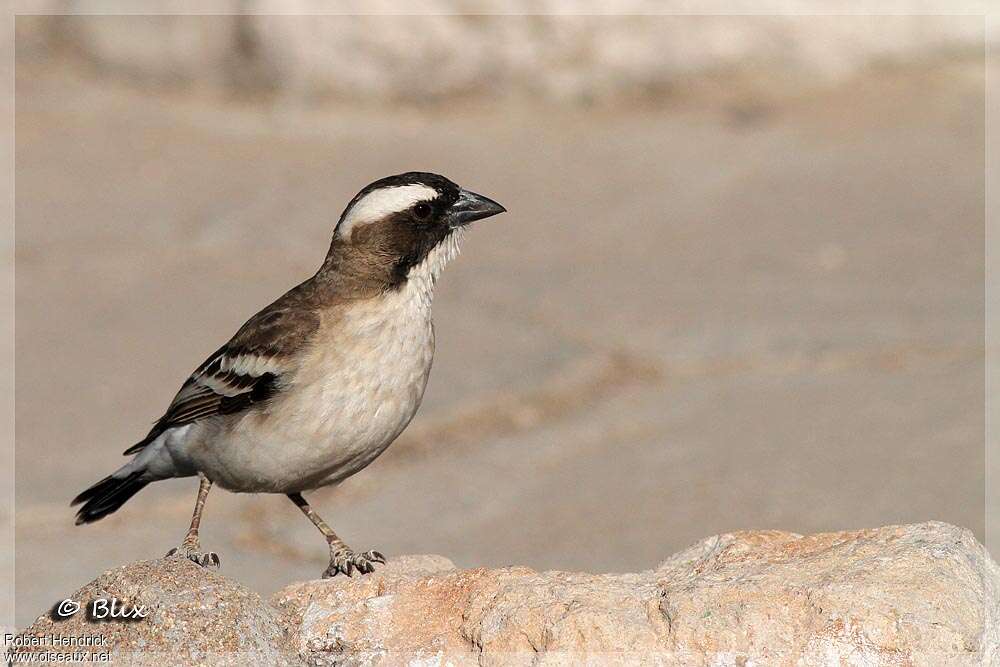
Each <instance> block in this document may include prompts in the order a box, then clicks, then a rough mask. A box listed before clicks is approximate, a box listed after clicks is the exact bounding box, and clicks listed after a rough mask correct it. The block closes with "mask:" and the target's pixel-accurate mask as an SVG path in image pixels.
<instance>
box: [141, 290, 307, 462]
mask: <svg viewBox="0 0 1000 667" xmlns="http://www.w3.org/2000/svg"><path fill="white" fill-rule="evenodd" d="M290 294H291V293H289V294H286V295H285V296H284V297H282V298H281V299H279V300H278V301H275V302H274V303H273V304H271V305H270V306H268V307H267V308H265V309H264V310H262V311H260V312H259V313H257V314H256V315H254V316H253V317H251V318H250V319H249V320H248V321H247V322H246V324H244V325H243V326H242V327H240V330H239V331H237V332H236V335H235V336H233V337H232V339H231V340H230V341H229V342H228V343H226V344H225V345H223V346H222V347H221V348H219V349H218V350H217V351H216V352H215V353H214V354H212V355H211V356H210V357H209V358H208V359H206V360H205V361H204V363H202V364H201V365H200V366H199V367H198V368H197V369H196V370H195V372H194V373H192V374H191V376H190V377H189V378H188V379H187V381H186V382H185V383H184V385H183V386H182V387H181V389H180V391H179V392H177V395H176V396H175V397H174V400H173V401H171V402H170V407H168V408H167V411H166V412H165V413H164V414H163V416H162V417H160V418H159V419H158V420H157V421H156V424H155V425H154V426H153V428H152V429H151V430H150V432H149V434H148V435H146V437H145V438H143V439H142V440H141V441H140V442H137V443H136V444H134V445H132V446H131V447H129V448H128V449H126V450H125V452H124V453H125V454H126V455H128V454H135V453H136V452H138V451H140V450H142V448H143V447H145V446H146V445H148V444H149V443H150V442H152V441H153V440H155V439H156V438H158V437H159V436H160V435H162V434H163V433H164V432H165V431H167V430H169V429H171V428H175V427H178V426H183V425H185V424H190V423H193V422H196V421H198V420H200V419H206V418H209V417H213V416H216V415H225V414H234V413H237V412H242V411H244V410H248V409H250V408H251V407H252V406H254V405H255V404H259V403H262V402H264V401H266V400H267V399H269V398H271V397H272V396H274V395H275V394H276V393H277V392H279V391H281V378H282V375H283V374H286V373H287V372H288V371H289V370H291V368H292V366H293V363H294V359H295V353H296V352H297V351H299V350H301V349H302V347H304V346H305V345H307V344H308V343H309V340H310V339H311V338H312V335H313V333H315V331H316V329H317V328H318V327H319V316H318V315H317V314H316V313H315V312H314V311H312V310H311V309H308V308H303V307H301V306H299V307H296V305H297V304H295V303H294V301H293V300H291V299H289V296H290ZM290 301H292V302H291V303H289V302H290Z"/></svg>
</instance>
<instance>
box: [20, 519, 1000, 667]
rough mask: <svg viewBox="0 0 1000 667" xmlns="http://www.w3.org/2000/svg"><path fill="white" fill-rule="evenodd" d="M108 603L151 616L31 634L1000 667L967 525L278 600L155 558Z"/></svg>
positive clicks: (252, 650)
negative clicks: (622, 570) (142, 609)
mask: <svg viewBox="0 0 1000 667" xmlns="http://www.w3.org/2000/svg"><path fill="white" fill-rule="evenodd" d="M107 595H115V596H117V597H119V599H121V600H123V601H125V602H126V603H128V604H136V603H139V604H144V605H147V606H148V607H149V608H150V610H151V615H150V617H149V618H148V619H146V620H144V621H137V622H132V623H121V622H116V623H106V624H101V625H92V624H87V623H86V622H85V621H84V619H83V617H82V616H80V617H73V618H72V619H71V620H67V621H64V622H62V623H58V624H57V623H55V622H53V621H52V620H51V619H50V618H49V617H47V616H43V617H40V618H39V619H38V620H37V621H36V622H35V624H34V625H32V626H31V628H29V629H28V630H27V631H26V634H34V635H41V634H45V633H52V632H58V633H60V634H62V635H64V636H65V635H88V634H89V635H93V634H95V633H100V634H103V635H104V636H106V637H108V641H109V644H110V648H111V650H112V651H113V652H114V653H115V654H116V655H119V656H121V655H124V654H130V657H134V656H139V657H140V658H141V659H142V660H144V661H145V662H146V663H148V664H153V663H158V662H164V661H165V662H168V663H170V662H174V663H176V662H185V663H188V662H198V663H202V664H236V663H240V664H282V663H285V664H288V663H298V662H304V663H305V664H319V665H324V664H365V665H366V664H402V663H409V664H431V663H433V664H455V665H460V664H473V663H475V664H484V665H500V664H503V665H508V664H536V663H537V664H580V663H588V664H594V665H597V664H600V665H603V664H609V663H610V664H619V663H628V664H638V663H642V664H646V663H655V664H660V665H753V664H758V665H791V664H797V665H828V664H850V665H910V664H916V665H940V664H948V665H955V664H957V665H982V664H996V663H997V662H998V661H1000V650H998V648H997V647H998V645H1000V642H998V639H1000V621H998V618H1000V616H998V615H1000V570H998V567H997V565H996V564H995V563H994V562H993V560H992V559H991V558H990V557H989V555H988V554H987V553H986V551H985V549H984V548H983V547H982V546H981V545H979V544H978V543H977V542H976V540H975V539H974V538H973V536H972V534H971V533H970V532H969V531H967V530H963V529H960V528H956V527H954V526H950V525H948V524H944V523H936V522H931V523H923V524H917V525H909V526H889V527H886V528H879V529H874V530H863V531H856V532H843V533H824V534H819V535H811V536H805V537H803V536H801V535H796V534H793V533H786V532H778V531H759V532H740V533H731V534H727V535H720V536H717V537H712V538H708V539H706V540H703V541H701V542H700V543H698V544H696V545H694V546H692V547H690V548H689V549H687V550H685V551H683V552H681V553H678V554H676V555H674V556H672V557H671V558H669V559H668V560H667V561H665V562H664V563H662V564H661V565H660V566H659V567H657V568H656V569H653V570H646V571H644V572H639V573H634V574H596V575H595V574H584V573H569V572H535V571H533V570H530V569H528V568H524V567H508V568H498V569H486V568H477V569H471V570H461V569H458V568H456V567H455V566H454V565H453V564H452V563H451V562H450V561H448V560H447V559H445V558H442V557H440V556H402V557H398V558H393V559H391V560H390V561H389V562H388V563H387V564H386V565H385V566H383V567H380V568H378V569H377V570H376V571H375V572H374V573H373V574H370V575H367V576H363V577H354V578H353V579H348V578H344V577H338V578H336V579H332V580H317V581H307V582H301V583H297V584H293V585H291V586H288V587H287V588H285V589H283V590H282V591H280V592H278V593H277V594H275V595H274V597H273V598H272V600H271V604H270V605H268V604H265V603H264V602H262V601H261V600H260V599H259V598H258V597H257V596H256V595H255V594H253V593H250V592H248V591H246V590H245V589H243V588H242V587H240V586H239V585H238V584H234V583H232V582H229V581H227V580H226V579H224V578H223V577H221V576H219V575H218V574H216V573H214V572H210V571H206V570H202V569H200V568H198V567H197V566H195V565H193V564H190V563H187V562H182V561H177V560H167V561H146V562H139V563H135V564H132V565H129V566H125V567H122V568H119V569H117V570H113V571H111V572H109V573H106V574H105V575H103V576H102V577H100V578H98V579H97V580H96V581H94V582H93V583H91V584H89V585H88V586H86V587H84V588H83V589H81V591H78V593H77V594H75V595H74V596H73V599H81V600H86V599H91V598H93V597H99V596H107ZM143 651H151V652H152V653H151V654H142V653H133V652H143ZM150 656H152V657H150ZM134 661H135V660H133V662H134Z"/></svg>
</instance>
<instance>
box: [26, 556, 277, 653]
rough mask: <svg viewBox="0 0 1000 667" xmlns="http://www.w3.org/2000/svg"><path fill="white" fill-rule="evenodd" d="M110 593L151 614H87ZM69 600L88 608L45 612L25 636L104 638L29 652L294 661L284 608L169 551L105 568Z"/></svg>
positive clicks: (41, 647)
mask: <svg viewBox="0 0 1000 667" xmlns="http://www.w3.org/2000/svg"><path fill="white" fill-rule="evenodd" d="M111 597H114V598H117V600H118V601H119V603H120V604H123V605H126V606H128V607H134V606H136V605H142V606H143V607H144V608H145V611H146V613H147V616H146V617H145V618H143V619H134V620H131V621H127V622H124V621H120V620H118V621H97V620H94V619H93V618H88V615H87V613H86V611H87V608H88V605H89V603H90V602H91V601H93V600H95V599H109V598H111ZM69 599H71V600H73V601H76V602H80V603H81V604H83V605H84V607H83V608H82V609H81V610H80V611H79V612H78V613H76V614H74V615H73V616H71V617H69V618H66V619H58V617H57V616H56V614H55V613H54V609H55V608H54V609H53V611H50V612H49V613H48V614H45V615H43V616H39V617H38V618H37V619H36V620H35V622H34V623H33V624H32V625H31V627H29V628H28V629H27V630H25V631H24V633H22V637H24V636H30V635H34V636H37V637H45V636H51V635H61V636H63V637H98V638H103V639H102V640H101V641H100V643H99V644H98V645H96V646H91V647H86V648H79V649H78V648H58V649H52V648H51V647H46V646H37V647H31V648H29V649H27V650H26V652H28V651H30V652H44V651H52V650H56V651H57V652H59V653H63V654H65V653H67V652H72V651H76V650H83V651H85V652H87V653H90V654H95V653H96V654H100V653H104V652H107V651H110V652H111V657H112V659H113V660H114V662H115V663H116V664H119V663H121V664H129V665H165V664H192V665H193V664H199V665H247V664H251V665H252V664H267V665H282V664H289V663H290V662H292V660H291V658H289V657H288V656H286V655H285V650H284V645H285V641H284V638H283V633H282V627H281V624H280V622H279V619H278V617H277V614H276V613H275V611H274V610H273V609H272V608H271V607H269V606H268V605H267V604H266V603H264V601H263V600H261V598H260V596H259V595H257V594H256V593H253V592H251V591H248V590H247V589H245V588H244V587H243V586H241V585H239V584H238V583H236V582H234V581H231V580H229V579H227V578H225V577H223V576H221V575H219V574H217V573H216V572H214V571H212V570H208V569H205V568H202V567H200V566H198V565H195V564H194V563H192V562H191V561H188V560H184V559H179V558H166V559H162V560H153V561H138V562H135V563H132V564H130V565H125V566H123V567H119V568H116V569H114V570H110V571H108V572H105V573H104V574H103V575H101V576H100V577H98V578H97V579H95V580H94V581H92V582H90V583H89V584H87V585H86V586H84V587H83V588H81V589H80V590H78V591H76V592H75V593H74V594H73V595H71V596H69ZM50 661H51V660H50ZM93 661H98V660H93Z"/></svg>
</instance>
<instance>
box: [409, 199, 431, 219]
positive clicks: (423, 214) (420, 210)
mask: <svg viewBox="0 0 1000 667" xmlns="http://www.w3.org/2000/svg"><path fill="white" fill-rule="evenodd" d="M413 215H415V216H416V217H417V219H418V220H426V219H427V218H429V217H430V216H431V205H430V204H424V203H420V204H417V205H416V206H414V207H413Z"/></svg>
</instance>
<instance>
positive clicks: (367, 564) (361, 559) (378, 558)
mask: <svg viewBox="0 0 1000 667" xmlns="http://www.w3.org/2000/svg"><path fill="white" fill-rule="evenodd" d="M375 563H385V556H383V555H382V554H380V553H379V552H377V551H365V552H362V553H356V552H354V551H353V550H351V549H338V550H336V551H333V552H331V553H330V566H329V567H328V568H326V570H325V571H324V572H323V578H324V579H329V578H330V577H336V576H337V575H338V574H341V573H343V574H346V575H347V576H348V577H349V576H351V575H352V574H353V572H354V570H357V571H358V572H360V573H361V574H368V573H369V572H372V571H373V570H374V569H375Z"/></svg>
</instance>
